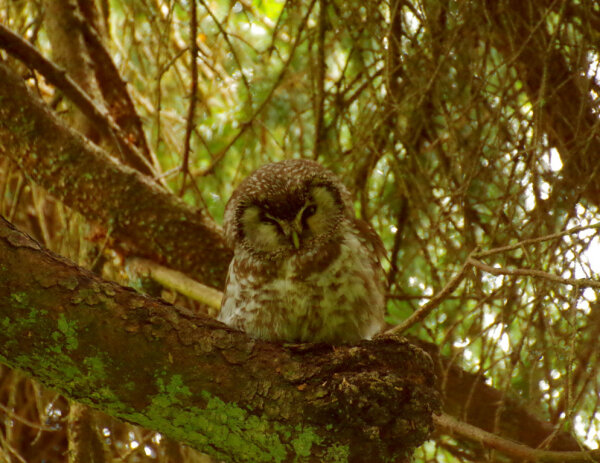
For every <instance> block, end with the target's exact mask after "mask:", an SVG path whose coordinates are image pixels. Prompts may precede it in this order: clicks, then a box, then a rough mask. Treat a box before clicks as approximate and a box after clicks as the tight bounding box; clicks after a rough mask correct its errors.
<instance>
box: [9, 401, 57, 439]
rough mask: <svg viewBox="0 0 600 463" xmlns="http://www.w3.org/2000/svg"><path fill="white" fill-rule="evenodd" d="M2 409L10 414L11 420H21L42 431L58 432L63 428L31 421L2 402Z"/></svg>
mask: <svg viewBox="0 0 600 463" xmlns="http://www.w3.org/2000/svg"><path fill="white" fill-rule="evenodd" d="M0 411H2V413H4V414H5V415H6V416H8V417H9V418H10V419H11V420H16V421H19V422H20V423H23V424H24V425H26V426H29V427H30V428H35V429H40V430H42V431H49V432H56V431H58V430H60V429H61V428H60V427H59V426H57V427H56V428H52V427H50V426H44V425H43V424H40V423H34V422H33V421H29V420H28V419H27V418H23V417H22V416H20V415H17V414H16V413H15V412H13V411H12V410H10V409H9V408H7V407H5V406H4V405H2V404H0Z"/></svg>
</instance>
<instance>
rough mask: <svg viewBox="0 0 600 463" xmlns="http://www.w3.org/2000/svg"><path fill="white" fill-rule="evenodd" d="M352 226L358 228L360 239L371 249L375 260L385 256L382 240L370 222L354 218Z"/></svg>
mask: <svg viewBox="0 0 600 463" xmlns="http://www.w3.org/2000/svg"><path fill="white" fill-rule="evenodd" d="M354 226H355V227H356V229H357V230H358V233H359V237H360V239H361V240H362V241H363V242H364V243H365V244H366V245H367V246H368V247H369V248H370V249H371V250H372V251H373V253H374V254H375V257H376V259H377V261H378V262H379V261H381V260H382V259H386V258H387V252H386V250H385V246H384V245H383V241H381V238H380V237H379V235H378V234H377V232H376V231H375V230H374V229H373V227H372V226H371V224H370V223H368V222H365V221H364V220H360V219H354Z"/></svg>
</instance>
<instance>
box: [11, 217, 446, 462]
mask: <svg viewBox="0 0 600 463" xmlns="http://www.w3.org/2000/svg"><path fill="white" fill-rule="evenodd" d="M0 324H2V330H0V354H1V355H0V360H1V361H2V362H3V363H6V364H7V365H10V366H12V367H15V368H20V369H22V370H24V371H26V372H28V373H29V374H31V375H32V376H34V377H35V378H37V379H38V380H39V381H41V382H42V383H44V384H45V385H46V386H48V387H50V388H53V389H56V390H59V391H60V392H62V393H64V394H65V395H67V396H69V397H71V398H73V399H75V400H78V401H80V402H83V403H85V404H87V405H91V406H93V407H96V408H99V409H101V410H104V411H105V412H107V413H109V414H111V415H113V416H116V417H119V418H121V419H125V420H128V421H131V422H134V423H138V424H141V425H143V426H145V427H148V428H151V429H156V430H158V431H160V432H161V433H164V434H165V435H167V436H170V437H172V438H174V439H177V440H179V441H182V442H185V443H187V444H189V445H191V446H193V447H195V448H197V449H200V450H203V451H205V452H208V453H210V454H212V455H214V456H216V457H218V458H220V459H225V460H228V461H253V462H258V461H292V460H294V457H299V460H301V461H345V460H346V459H349V460H350V461H364V456H365V455H368V456H369V461H372V462H377V461H389V460H392V459H394V461H403V460H404V457H405V456H407V455H410V454H411V453H412V451H413V450H414V448H415V447H416V446H418V445H420V444H421V443H422V442H423V441H424V440H425V439H427V438H428V436H429V434H430V432H431V431H432V428H433V423H432V412H433V411H435V410H437V409H438V408H439V399H438V396H437V393H436V392H435V389H434V376H433V373H432V371H433V365H432V363H431V359H430V358H429V356H428V355H426V354H425V353H424V351H422V350H421V349H419V348H417V347H414V346H412V345H410V344H409V343H408V342H407V341H406V340H403V339H399V338H384V339H380V340H377V341H371V342H363V343H361V344H359V345H357V346H336V348H335V349H333V348H332V347H331V346H328V345H310V344H309V345H292V346H280V345H276V344H271V343H267V342H261V341H256V340H252V339H250V338H248V337H247V336H246V335H245V334H244V333H241V332H237V331H233V330H231V329H229V328H227V327H226V326H225V325H223V324H221V323H219V322H217V321H215V320H212V319H210V318H208V317H204V316H201V315H193V314H191V313H190V312H188V311H185V310H184V309H178V308H176V307H174V306H171V305H169V304H167V303H164V302H162V301H159V300H155V299H149V298H145V297H143V296H141V295H139V294H137V293H135V292H133V291H132V290H129V289H126V288H122V287H120V286H118V285H116V284H114V283H110V282H106V281H102V280H101V279H99V278H98V277H96V276H95V275H93V274H91V273H90V272H87V271H85V270H82V269H80V268H78V267H76V266H75V265H74V264H72V263H69V262H66V261H65V260H64V259H61V258H58V257H57V256H55V255H53V254H51V253H50V252H47V251H44V250H42V249H40V247H39V245H38V244H37V243H35V242H34V241H33V240H32V239H31V238H29V237H27V236H26V235H24V234H22V233H20V232H18V231H17V230H15V229H14V227H12V226H11V225H10V224H9V223H8V222H6V221H5V220H4V219H2V218H0Z"/></svg>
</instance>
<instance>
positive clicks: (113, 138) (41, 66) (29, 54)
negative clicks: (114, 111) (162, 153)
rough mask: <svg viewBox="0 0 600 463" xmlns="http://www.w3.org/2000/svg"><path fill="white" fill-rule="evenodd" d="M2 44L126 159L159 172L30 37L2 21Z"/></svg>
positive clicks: (146, 171) (145, 169)
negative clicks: (52, 88)
mask: <svg viewBox="0 0 600 463" xmlns="http://www.w3.org/2000/svg"><path fill="white" fill-rule="evenodd" d="M0 48H3V49H4V50H6V51H7V52H8V53H10V54H11V55H13V56H14V57H15V58H17V59H19V60H20V61H22V62H24V63H25V64H26V65H27V66H31V67H32V68H34V69H35V70H37V71H38V72H39V73H40V74H42V75H43V76H44V78H45V79H46V80H48V82H50V83H51V84H52V85H54V86H56V87H57V88H58V89H59V90H60V91H62V92H63V93H64V94H65V95H66V96H67V98H69V100H71V101H72V102H73V103H74V104H75V105H76V106H77V107H78V108H79V109H80V110H81V112H82V113H83V114H85V116H86V117H87V118H88V119H89V120H90V121H91V122H92V123H93V124H94V126H95V127H96V128H97V129H98V130H99V131H100V133H102V134H103V135H104V136H106V138H107V140H109V141H110V142H112V143H113V144H114V145H115V149H117V150H118V151H119V152H120V153H123V157H124V158H125V162H127V163H128V164H129V165H131V166H132V167H134V168H135V169H137V170H139V171H140V172H142V173H144V174H146V175H150V176H155V175H156V172H155V171H154V167H153V166H152V165H151V164H150V163H149V161H148V160H147V159H146V158H145V157H144V156H143V155H142V154H141V153H140V152H139V151H138V150H137V148H136V147H135V146H133V145H132V144H131V143H129V142H128V141H127V137H126V136H125V135H124V134H123V132H122V131H121V129H120V128H119V127H118V126H117V125H116V124H115V123H114V121H113V120H112V118H111V117H110V115H109V114H108V113H107V111H106V110H105V109H104V108H99V107H98V106H97V105H96V103H95V102H94V101H93V100H92V99H91V98H90V97H89V96H88V95H87V94H86V93H85V92H84V91H83V90H82V89H81V87H79V85H77V83H76V82H74V81H73V80H72V79H71V78H70V77H69V76H68V75H67V74H66V73H65V71H64V70H62V69H60V68H59V67H57V66H56V65H55V64H54V63H52V62H51V61H49V60H48V59H46V58H45V57H44V56H42V54H41V53H40V52H38V51H37V50H36V49H35V48H34V47H33V46H32V45H30V44H29V43H28V42H27V41H26V40H24V39H22V38H21V37H19V36H18V35H17V34H15V33H14V32H12V31H11V30H9V29H7V28H6V27H4V26H3V25H2V24H0Z"/></svg>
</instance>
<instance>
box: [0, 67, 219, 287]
mask: <svg viewBox="0 0 600 463" xmlns="http://www.w3.org/2000/svg"><path fill="white" fill-rule="evenodd" d="M0 156H8V157H10V158H11V159H13V160H14V161H15V163H17V165H19V167H20V168H21V169H22V170H23V171H24V172H25V173H26V174H27V175H29V176H30V177H31V178H32V179H33V180H34V181H35V182H37V183H38V184H40V185H41V186H43V187H44V188H46V189H47V190H48V192H49V193H51V194H52V195H53V196H55V197H56V198H58V199H60V200H61V201H62V202H64V203H65V204H66V205H68V206H69V207H71V208H73V209H75V210H77V211H78V212H80V213H81V214H82V215H84V216H85V217H86V218H88V219H89V220H92V221H96V222H99V223H100V224H102V225H104V226H105V227H107V228H108V229H109V231H110V232H111V233H112V236H114V237H116V238H118V239H120V240H123V241H124V242H127V243H130V244H132V245H133V246H134V247H135V249H136V252H138V253H139V254H141V255H145V256H148V257H150V258H153V259H156V260H157V261H159V262H165V263H167V265H169V266H171V267H173V268H176V269H178V270H181V271H183V272H185V273H187V274H188V275H190V276H191V277H194V278H196V279H198V280H200V281H202V282H204V283H206V284H208V285H211V286H214V287H217V288H220V287H222V285H223V283H224V281H225V275H226V272H227V266H228V264H229V261H230V260H231V251H230V250H229V249H228V248H227V246H226V244H225V241H224V239H223V237H222V235H221V232H220V229H219V227H218V226H217V225H215V224H214V223H213V222H212V221H211V220H210V219H209V218H208V217H206V216H205V215H204V214H203V213H202V212H201V211H198V210H195V209H193V208H191V207H190V206H188V205H186V204H185V203H184V202H182V201H181V200H180V199H178V198H176V197H175V196H174V195H171V194H169V193H167V192H166V191H164V190H161V189H160V188H159V187H158V186H157V185H155V184H154V183H153V182H152V181H151V180H150V179H148V178H147V177H145V176H143V175H141V174H139V173H137V172H136V171H134V170H132V169H130V168H128V167H126V166H122V165H120V164H117V163H116V162H114V161H113V160H112V159H111V158H110V157H109V156H108V155H107V154H106V153H105V152H103V151H102V150H101V149H100V148H98V147H97V146H95V145H93V144H92V143H90V142H88V141H87V140H85V139H84V137H83V136H81V135H80V134H79V133H78V132H76V131H74V130H72V129H70V128H69V127H67V126H66V125H65V124H64V123H63V122H62V121H60V120H59V119H58V118H56V116H54V115H53V114H52V112H50V110H49V109H48V108H47V107H46V106H45V105H44V104H43V103H42V102H41V101H39V100H38V99H37V98H36V97H34V96H33V95H32V94H31V92H29V91H28V89H27V88H26V87H25V85H24V83H23V82H22V80H21V79H20V78H19V77H18V76H17V75H16V74H15V73H14V72H13V71H12V70H11V69H10V68H8V67H7V66H5V65H3V64H0Z"/></svg>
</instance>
